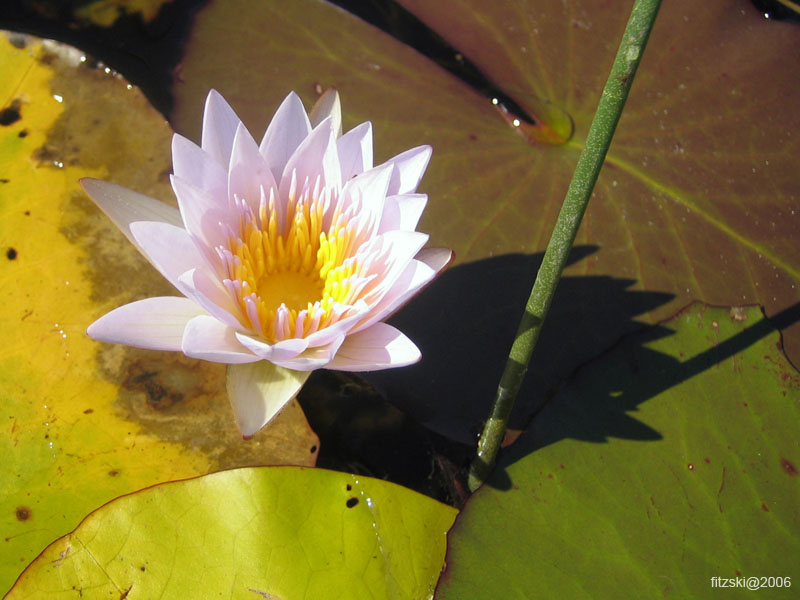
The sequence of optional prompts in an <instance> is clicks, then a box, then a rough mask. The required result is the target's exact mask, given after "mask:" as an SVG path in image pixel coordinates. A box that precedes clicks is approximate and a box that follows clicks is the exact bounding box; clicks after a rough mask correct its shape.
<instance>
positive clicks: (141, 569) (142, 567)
mask: <svg viewBox="0 0 800 600" xmlns="http://www.w3.org/2000/svg"><path fill="white" fill-rule="evenodd" d="M139 570H140V571H141V572H142V573H144V572H145V571H146V570H147V569H146V567H145V566H144V565H142V566H141V567H139Z"/></svg>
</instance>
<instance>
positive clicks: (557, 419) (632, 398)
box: [487, 302, 800, 490]
mask: <svg viewBox="0 0 800 600" xmlns="http://www.w3.org/2000/svg"><path fill="white" fill-rule="evenodd" d="M707 308H708V307H707V305H705V304H702V303H699V302H698V303H694V304H691V305H689V306H688V307H686V308H685V309H684V310H683V311H681V313H679V314H678V315H676V317H675V318H673V319H671V321H670V322H671V323H675V322H676V321H678V320H679V319H686V320H689V321H691V322H693V323H694V321H697V325H695V326H696V327H698V328H699V329H700V330H702V329H703V324H702V320H703V315H704V313H705V312H706V310H707ZM729 310H730V319H731V320H733V321H739V320H742V321H744V320H746V318H745V316H744V315H745V309H744V308H742V307H734V308H731V309H729ZM707 320H710V319H707ZM798 321H800V303H797V304H794V305H793V306H791V307H789V308H788V309H786V310H784V311H782V312H780V313H778V314H777V315H774V316H773V317H771V318H769V319H767V318H762V319H761V320H759V321H757V322H756V323H755V324H753V325H751V326H749V327H745V328H744V329H742V330H741V331H739V332H738V333H736V334H735V335H733V336H731V337H728V338H727V339H724V340H722V341H716V340H713V341H709V345H708V347H707V348H706V349H705V350H703V351H701V352H698V353H696V354H694V355H691V352H692V351H691V350H689V349H688V348H687V347H686V344H687V343H686V342H685V341H680V340H674V341H672V347H673V348H675V349H677V350H676V351H677V353H678V355H679V356H678V357H675V356H671V355H669V354H665V353H663V352H660V351H656V350H653V349H651V348H649V347H648V345H649V344H650V343H651V342H654V341H656V340H659V339H661V338H664V337H665V336H671V335H674V334H675V331H674V330H673V329H670V328H668V327H667V326H666V325H668V324H667V323H665V326H656V327H653V328H652V329H649V330H647V331H643V332H639V333H636V334H632V335H630V336H626V337H625V339H623V340H622V341H621V342H620V343H619V344H618V345H617V346H615V348H614V349H613V351H612V352H610V353H608V354H605V355H604V356H603V357H602V364H598V363H597V362H596V361H593V362H592V363H590V364H588V365H586V368H585V369H581V371H580V373H579V374H578V375H577V376H576V377H574V378H571V380H570V382H569V383H567V384H566V385H564V386H563V388H562V389H561V390H559V392H558V394H557V395H556V397H554V398H553V399H552V400H551V402H550V403H548V405H547V406H546V407H545V408H544V409H543V410H542V411H541V412H539V413H538V414H537V415H536V419H535V420H534V422H533V424H532V426H531V427H530V428H529V429H528V430H527V431H525V433H524V434H523V435H522V436H520V438H519V441H518V442H517V443H516V444H514V446H513V447H512V448H509V449H508V450H507V451H506V452H504V455H503V456H502V457H501V459H500V460H499V462H498V467H497V468H496V469H495V471H494V473H493V474H492V477H491V478H490V479H489V481H488V482H487V483H488V484H489V485H490V486H491V487H494V488H497V489H501V490H508V489H510V488H511V487H512V485H513V482H512V481H511V478H510V477H509V475H508V473H507V472H506V471H505V469H506V467H508V466H510V465H512V464H514V463H516V462H517V461H519V460H521V459H522V458H524V457H526V456H528V455H530V454H532V453H534V452H536V451H537V450H539V449H541V448H544V447H546V446H549V445H551V444H554V443H556V442H559V441H561V440H563V439H567V438H571V439H576V440H582V441H588V442H596V443H603V442H606V441H608V438H610V437H615V438H621V439H629V440H639V441H657V440H660V439H662V436H661V434H660V433H659V432H658V431H656V430H655V429H653V428H651V427H650V426H648V425H646V424H645V423H643V422H642V421H640V420H637V419H635V418H634V417H632V416H630V414H628V413H631V412H635V411H636V410H637V409H639V407H641V406H642V405H643V404H644V403H645V402H647V401H649V400H651V399H653V398H656V397H657V396H660V395H661V394H663V393H664V392H666V391H668V390H672V389H676V388H678V386H680V385H681V384H683V383H684V382H687V381H689V380H690V379H692V378H695V377H696V376H698V375H701V374H703V373H704V372H707V371H709V370H711V369H714V368H718V367H719V366H720V365H722V364H723V363H724V362H725V361H727V360H729V359H731V358H733V359H734V361H735V360H736V357H737V356H738V355H740V354H742V353H743V352H745V351H746V350H747V349H748V348H750V347H751V346H753V345H754V344H756V342H758V341H760V340H762V339H763V338H765V337H767V336H768V335H771V334H775V332H776V331H780V330H781V329H784V328H786V327H789V326H791V325H793V324H794V323H797V322H798ZM712 329H713V325H712ZM709 335H710V334H709ZM778 348H779V350H780V351H781V354H782V347H781V344H778ZM684 352H687V353H689V356H686V357H684V356H683V355H684ZM768 358H769V357H765V359H768ZM735 364H736V363H735V362H734V363H733V366H734V369H733V371H731V378H732V379H735V375H736V370H735ZM786 364H787V365H791V363H790V362H789V361H788V360H787V362H786ZM740 368H741V367H740ZM750 368H751V369H754V370H758V368H757V367H755V368H754V367H750ZM790 368H791V367H790ZM789 376H790V375H788V374H787V375H784V376H783V378H784V379H786V378H787V377H789ZM709 381H711V382H712V383H710V384H709V385H712V386H714V385H721V384H720V383H719V380H718V379H712V380H709ZM714 389H715V393H716V394H718V395H719V400H720V401H722V400H725V401H727V400H728V398H729V396H730V395H731V392H730V390H726V389H724V388H722V387H716V388H714ZM687 393H688V392H684V393H681V392H677V393H676V392H673V398H672V399H673V400H680V402H681V403H684V404H691V403H698V402H699V403H707V402H708V398H707V397H705V396H702V395H698V396H693V395H686V394H687ZM675 394H677V395H675ZM734 395H735V394H734ZM775 395H777V394H776V392H775V391H774V390H772V391H767V390H765V397H772V396H775ZM744 406H747V402H745V403H744ZM685 410H686V409H685V408H684V407H683V406H681V405H680V403H679V404H678V405H676V407H675V417H676V418H678V419H682V418H685V415H684V411H685Z"/></svg>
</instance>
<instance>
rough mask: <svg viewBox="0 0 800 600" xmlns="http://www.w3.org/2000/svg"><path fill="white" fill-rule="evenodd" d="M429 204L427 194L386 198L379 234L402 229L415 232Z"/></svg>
mask: <svg viewBox="0 0 800 600" xmlns="http://www.w3.org/2000/svg"><path fill="white" fill-rule="evenodd" d="M427 203H428V196H427V195H425V194H401V195H399V196H389V197H388V198H386V203H385V206H384V207H383V216H382V217H381V225H380V227H379V228H378V233H384V232H386V231H392V230H395V229H400V230H402V231H414V230H415V229H416V228H417V223H419V219H420V217H421V216H422V211H423V210H425V205H426V204H427Z"/></svg>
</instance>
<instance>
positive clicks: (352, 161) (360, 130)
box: [336, 121, 372, 182]
mask: <svg viewBox="0 0 800 600" xmlns="http://www.w3.org/2000/svg"><path fill="white" fill-rule="evenodd" d="M336 149H337V150H338V151H339V163H340V164H341V165H342V181H344V182H346V181H347V180H348V179H350V178H351V177H353V176H355V175H358V174H359V173H363V172H364V171H368V170H370V169H371V168H372V123H370V122H369V121H367V122H366V123H361V125H358V126H357V127H354V128H353V129H351V130H350V131H348V132H347V133H345V134H344V135H343V136H342V137H340V138H339V139H338V140H336Z"/></svg>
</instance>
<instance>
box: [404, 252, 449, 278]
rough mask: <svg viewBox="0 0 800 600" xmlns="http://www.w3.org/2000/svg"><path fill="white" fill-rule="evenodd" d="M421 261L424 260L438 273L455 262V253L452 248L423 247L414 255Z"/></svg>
mask: <svg viewBox="0 0 800 600" xmlns="http://www.w3.org/2000/svg"><path fill="white" fill-rule="evenodd" d="M414 258H416V259H417V260H419V261H422V262H424V263H425V264H426V265H428V266H429V267H430V268H431V269H433V270H434V271H436V273H437V275H438V274H439V273H441V271H442V270H443V269H445V268H447V267H448V266H450V263H451V262H453V258H455V253H454V252H453V251H452V250H450V248H441V247H438V246H437V247H432V248H423V249H422V250H420V251H419V252H417V255H416V256H415V257H414Z"/></svg>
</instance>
